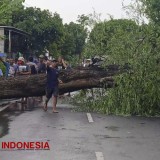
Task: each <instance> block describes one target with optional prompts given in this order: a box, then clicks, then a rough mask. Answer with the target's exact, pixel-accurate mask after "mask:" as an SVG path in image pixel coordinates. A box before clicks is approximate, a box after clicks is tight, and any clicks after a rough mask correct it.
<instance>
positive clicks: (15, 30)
mask: <svg viewBox="0 0 160 160" xmlns="http://www.w3.org/2000/svg"><path fill="white" fill-rule="evenodd" d="M0 28H4V29H8V30H11V31H13V32H16V33H19V34H23V35H28V36H30V34H29V33H27V32H24V31H22V30H20V29H18V28H15V27H12V26H0Z"/></svg>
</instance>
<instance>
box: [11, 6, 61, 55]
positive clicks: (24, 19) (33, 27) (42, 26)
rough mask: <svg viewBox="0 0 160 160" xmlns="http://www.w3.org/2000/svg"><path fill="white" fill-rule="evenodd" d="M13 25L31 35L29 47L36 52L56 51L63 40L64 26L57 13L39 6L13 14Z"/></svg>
mask: <svg viewBox="0 0 160 160" xmlns="http://www.w3.org/2000/svg"><path fill="white" fill-rule="evenodd" d="M13 26H15V27H17V28H19V29H22V30H24V31H26V32H28V33H30V35H31V43H30V48H31V49H32V50H33V51H34V52H37V53H42V52H45V49H47V50H49V51H50V52H51V53H54V52H57V50H58V49H60V48H61V43H62V41H63V34H64V31H63V30H64V27H63V24H62V19H61V18H60V16H59V15H58V14H57V13H54V14H52V13H50V12H49V11H48V10H43V11H42V10H41V9H39V8H33V7H30V8H26V9H21V10H18V11H17V12H15V13H14V14H13Z"/></svg>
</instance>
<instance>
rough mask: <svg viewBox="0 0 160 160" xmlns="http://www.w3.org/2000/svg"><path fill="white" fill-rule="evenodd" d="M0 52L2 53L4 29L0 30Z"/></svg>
mask: <svg viewBox="0 0 160 160" xmlns="http://www.w3.org/2000/svg"><path fill="white" fill-rule="evenodd" d="M0 52H2V53H4V28H0Z"/></svg>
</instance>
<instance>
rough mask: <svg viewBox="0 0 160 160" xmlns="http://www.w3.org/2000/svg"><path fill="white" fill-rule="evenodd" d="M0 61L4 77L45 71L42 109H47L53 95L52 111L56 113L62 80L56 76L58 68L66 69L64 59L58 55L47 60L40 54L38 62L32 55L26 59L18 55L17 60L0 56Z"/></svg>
mask: <svg viewBox="0 0 160 160" xmlns="http://www.w3.org/2000/svg"><path fill="white" fill-rule="evenodd" d="M0 61H1V62H2V63H3V64H4V65H5V67H6V72H5V77H9V76H10V77H15V76H18V75H30V74H39V73H46V74H47V81H46V88H45V91H46V96H45V100H44V105H43V110H44V111H47V109H48V107H47V104H48V101H49V100H50V98H51V97H53V110H52V111H53V113H58V111H57V110H56V104H57V97H58V85H59V83H62V81H61V80H60V79H59V78H58V73H59V70H62V69H67V68H68V65H67V63H66V62H65V61H64V59H63V58H62V57H61V56H60V57H58V59H57V60H56V59H52V60H49V59H48V58H47V57H45V56H43V55H40V56H39V60H38V62H35V61H34V59H33V57H29V59H28V61H26V60H25V59H24V58H23V57H19V58H18V59H17V60H14V61H13V60H6V61H5V60H4V59H2V58H0Z"/></svg>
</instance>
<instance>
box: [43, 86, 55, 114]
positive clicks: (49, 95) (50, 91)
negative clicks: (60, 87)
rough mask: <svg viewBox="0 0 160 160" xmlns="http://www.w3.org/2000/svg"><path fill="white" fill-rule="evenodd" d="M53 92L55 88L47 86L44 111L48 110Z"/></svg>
mask: <svg viewBox="0 0 160 160" xmlns="http://www.w3.org/2000/svg"><path fill="white" fill-rule="evenodd" d="M52 92H53V90H51V89H48V88H46V97H45V101H44V107H43V109H44V111H47V104H48V102H49V100H50V98H51V96H52Z"/></svg>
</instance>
